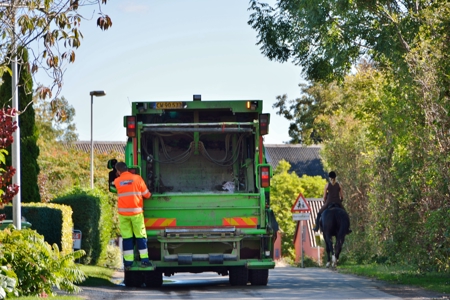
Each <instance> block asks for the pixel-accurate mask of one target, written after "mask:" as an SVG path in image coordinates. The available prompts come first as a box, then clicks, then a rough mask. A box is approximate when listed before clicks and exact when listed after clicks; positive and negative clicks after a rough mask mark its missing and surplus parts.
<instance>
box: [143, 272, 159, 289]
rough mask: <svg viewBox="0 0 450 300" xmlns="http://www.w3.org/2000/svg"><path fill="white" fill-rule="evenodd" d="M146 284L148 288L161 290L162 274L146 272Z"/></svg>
mask: <svg viewBox="0 0 450 300" xmlns="http://www.w3.org/2000/svg"><path fill="white" fill-rule="evenodd" d="M144 283H145V286H146V287H147V288H159V287H161V286H162V284H163V277H162V273H161V272H158V271H148V272H144Z"/></svg>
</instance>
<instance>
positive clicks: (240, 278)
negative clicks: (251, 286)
mask: <svg viewBox="0 0 450 300" xmlns="http://www.w3.org/2000/svg"><path fill="white" fill-rule="evenodd" d="M229 274H230V284H231V285H247V282H248V270H247V269H246V268H245V267H235V268H231V269H230V271H229Z"/></svg>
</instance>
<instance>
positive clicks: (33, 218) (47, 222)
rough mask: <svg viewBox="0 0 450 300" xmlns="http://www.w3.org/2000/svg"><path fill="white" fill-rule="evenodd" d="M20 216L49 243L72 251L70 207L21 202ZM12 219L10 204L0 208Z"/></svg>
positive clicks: (63, 249) (1, 211)
mask: <svg viewBox="0 0 450 300" xmlns="http://www.w3.org/2000/svg"><path fill="white" fill-rule="evenodd" d="M21 207H22V217H23V218H25V219H26V220H27V221H28V222H30V223H31V229H34V230H36V232H37V233H39V234H41V235H43V236H44V237H45V241H46V242H47V243H49V244H50V245H53V244H56V245H58V248H59V249H61V252H62V253H64V254H68V253H70V252H72V247H73V241H72V228H73V222H72V209H71V208H70V207H69V206H66V205H59V204H52V203H22V205H21ZM0 213H4V214H6V218H7V219H12V218H13V215H12V205H7V206H5V207H4V208H3V209H1V210H0Z"/></svg>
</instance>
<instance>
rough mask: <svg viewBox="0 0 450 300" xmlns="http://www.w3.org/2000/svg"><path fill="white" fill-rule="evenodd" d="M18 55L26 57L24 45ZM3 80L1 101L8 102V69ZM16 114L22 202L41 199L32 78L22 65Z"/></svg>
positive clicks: (6, 104) (8, 162)
mask: <svg viewBox="0 0 450 300" xmlns="http://www.w3.org/2000/svg"><path fill="white" fill-rule="evenodd" d="M19 53H20V56H21V57H22V58H23V60H24V62H27V61H28V51H27V50H26V49H24V48H21V49H20V50H19ZM2 80H3V84H2V85H1V86H0V104H2V106H9V104H10V99H11V97H12V96H11V76H10V74H9V73H8V72H5V73H3V77H2ZM18 81H19V88H18V93H19V94H18V96H19V107H18V109H19V110H20V111H21V113H20V115H19V127H20V148H21V151H20V160H21V165H20V170H21V178H20V182H21V185H20V189H21V194H22V202H40V197H39V188H38V185H37V176H38V174H39V165H38V163H37V158H38V156H39V148H38V146H37V131H36V126H35V114H34V109H33V106H31V105H30V103H31V102H32V90H33V81H32V78H31V74H30V72H28V70H27V69H22V70H21V72H20V74H19V80H18ZM6 161H7V164H8V165H12V161H11V157H10V156H8V158H7V160H6Z"/></svg>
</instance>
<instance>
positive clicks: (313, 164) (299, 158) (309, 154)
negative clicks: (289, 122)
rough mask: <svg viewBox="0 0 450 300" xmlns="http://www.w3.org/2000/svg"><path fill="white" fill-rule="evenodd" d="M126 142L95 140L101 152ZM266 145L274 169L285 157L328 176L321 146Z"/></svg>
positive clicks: (81, 145)
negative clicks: (322, 160) (321, 153)
mask: <svg viewBox="0 0 450 300" xmlns="http://www.w3.org/2000/svg"><path fill="white" fill-rule="evenodd" d="M125 144H126V142H120V141H110V142H103V141H94V151H95V152H99V153H108V152H112V151H117V152H120V153H123V154H125ZM66 145H69V144H66ZM72 146H74V147H76V149H78V150H80V151H84V152H90V151H91V142H90V141H77V142H73V143H72ZM264 147H265V149H266V158H267V161H268V163H269V164H270V165H271V166H272V168H273V169H274V170H275V168H276V167H277V166H278V164H279V162H280V160H282V159H284V160H286V161H287V162H288V163H289V164H290V165H291V169H290V170H289V171H290V172H295V173H296V174H297V175H298V176H299V177H301V176H303V175H308V176H321V177H322V178H326V177H327V176H326V173H325V171H324V169H323V165H322V162H321V159H320V146H308V147H306V146H302V145H292V144H265V145H264Z"/></svg>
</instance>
